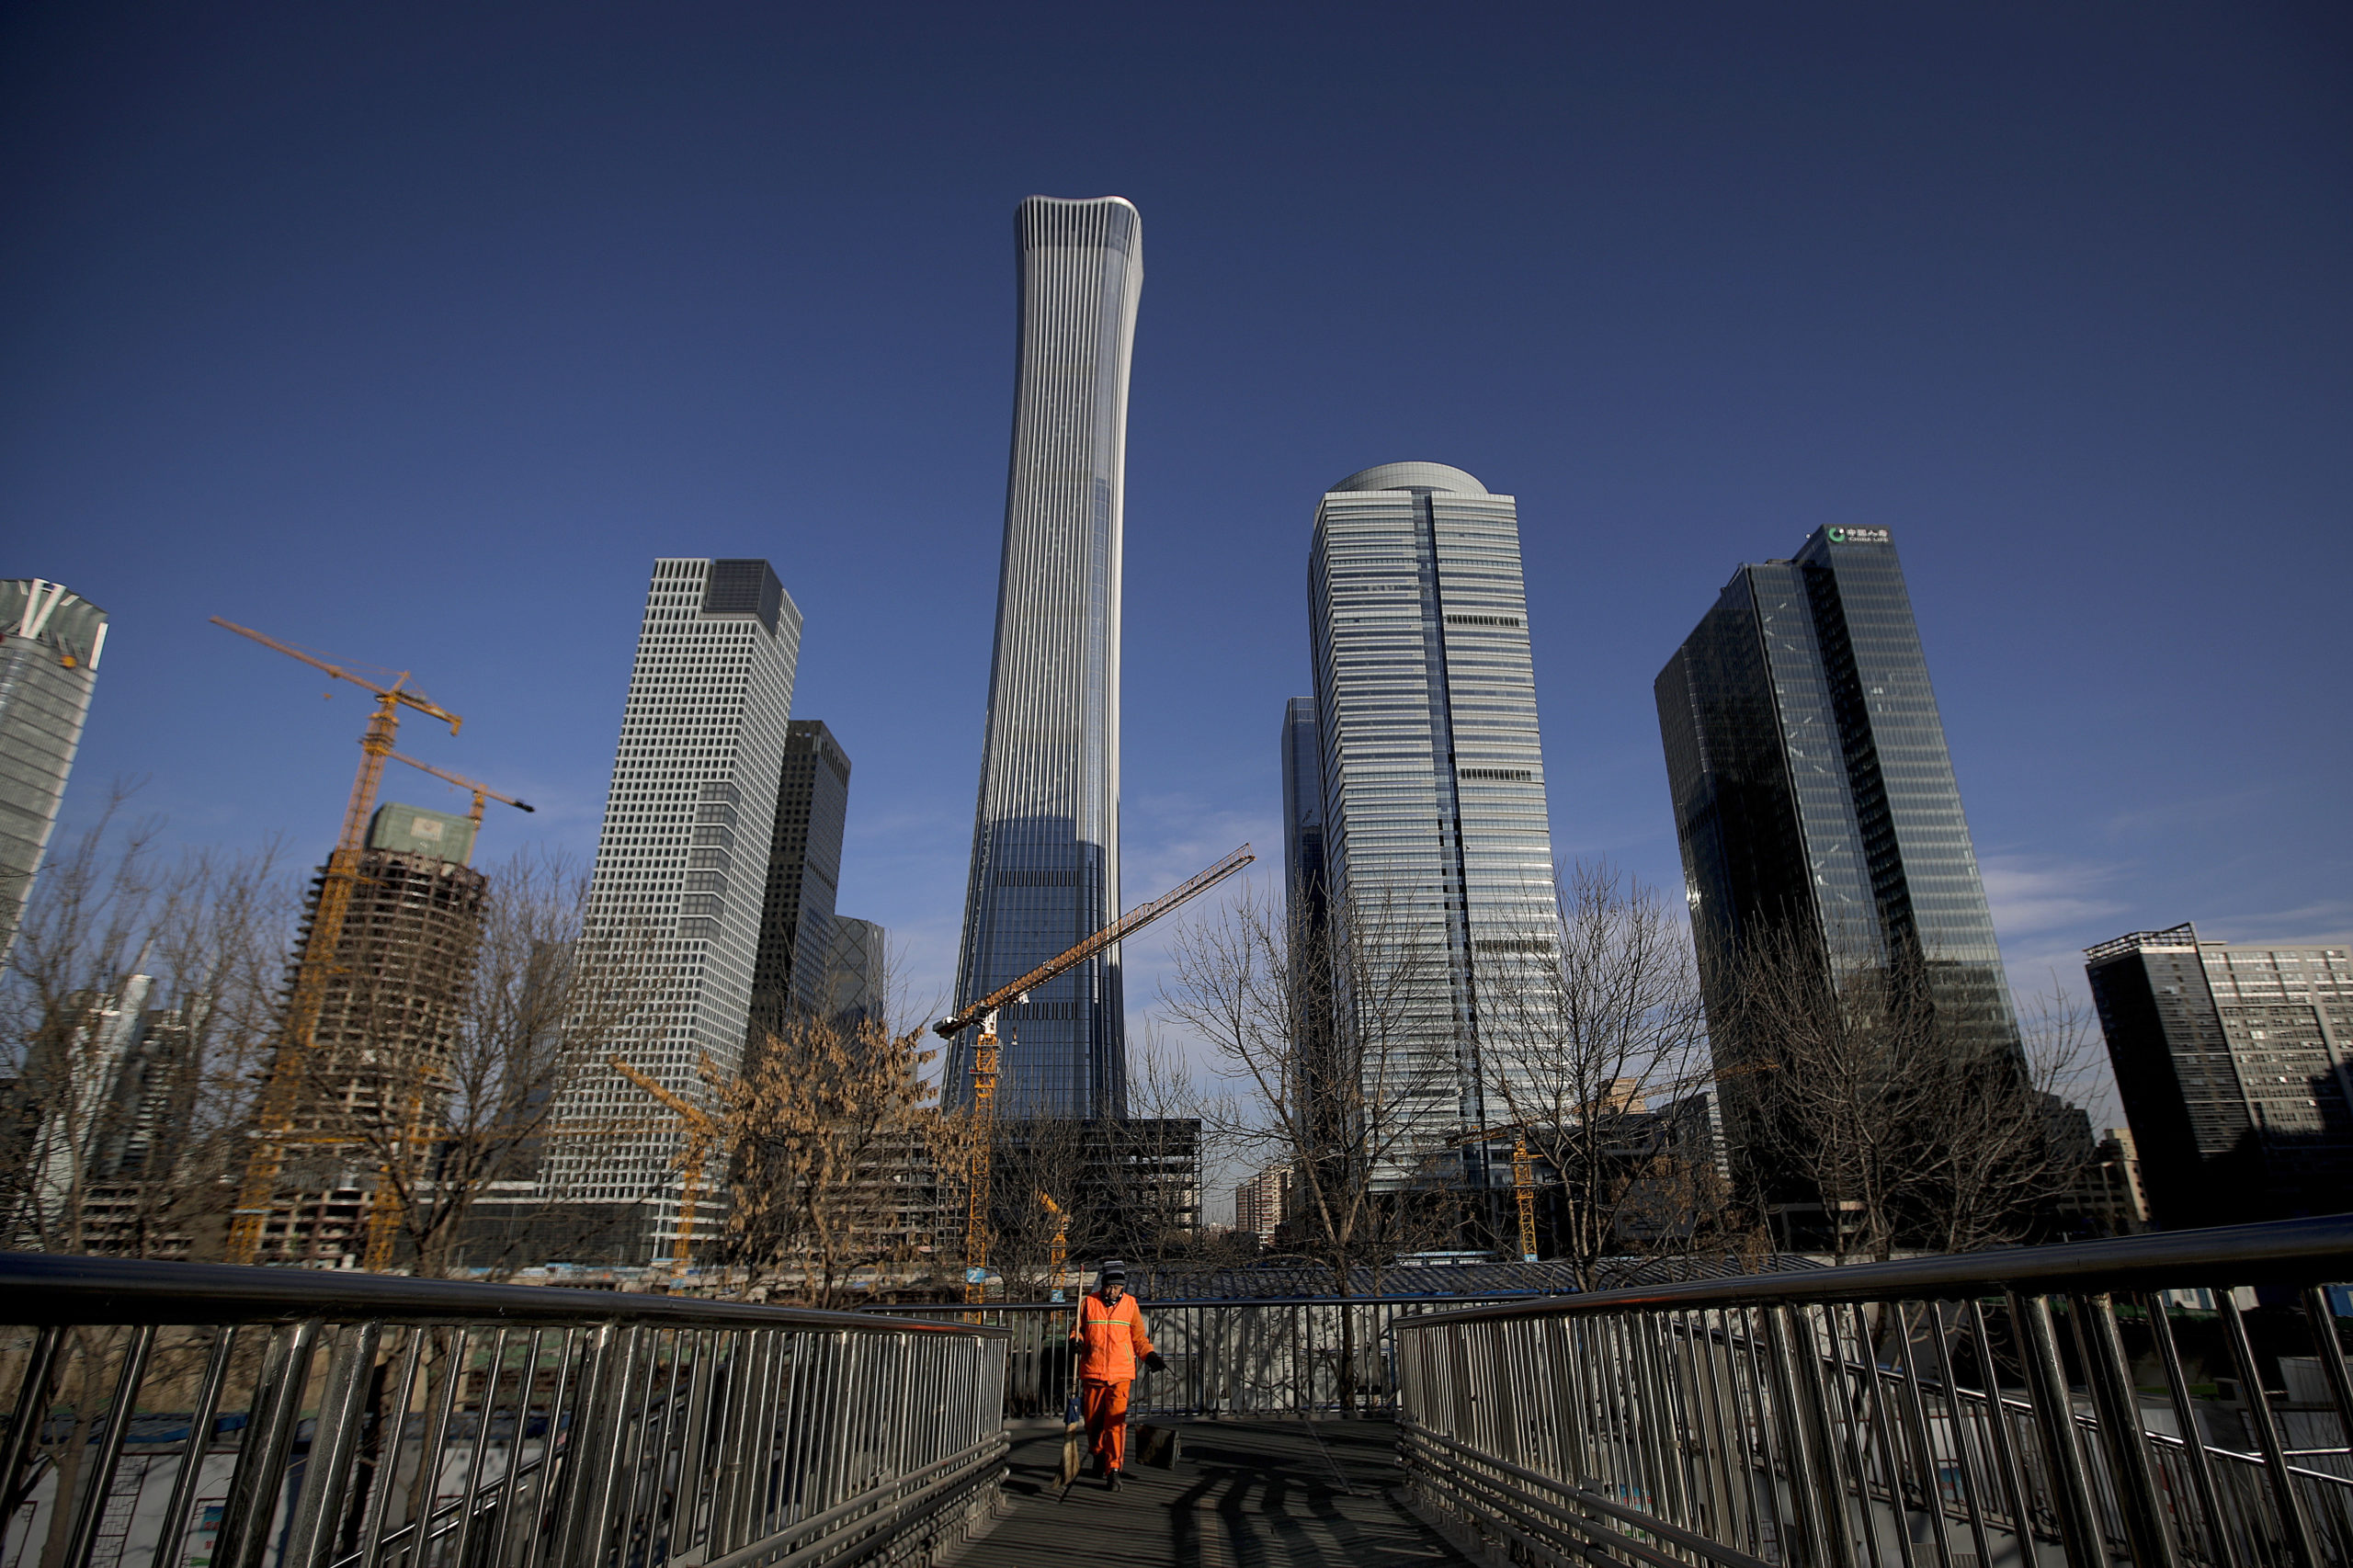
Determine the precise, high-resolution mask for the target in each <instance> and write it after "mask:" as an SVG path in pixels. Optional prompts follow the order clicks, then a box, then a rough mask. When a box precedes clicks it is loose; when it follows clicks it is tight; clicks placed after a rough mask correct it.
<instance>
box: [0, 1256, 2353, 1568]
mask: <svg viewBox="0 0 2353 1568" xmlns="http://www.w3.org/2000/svg"><path fill="white" fill-rule="evenodd" d="M2348 1279H2353V1216H2340V1217H2336V1218H2332V1219H2323V1220H2311V1221H2291V1222H2287V1223H2281V1224H2276V1225H2256V1226H2245V1227H2237V1228H2234V1229H2229V1230H2221V1231H2209V1232H2199V1233H2184V1234H2177V1235H2171V1236H2145V1237H2134V1238H2130V1239H2127V1240H2122V1241H2116V1242H2105V1243H2097V1244H2086V1245H2076V1246H2065V1247H2045V1248H2031V1249H2023V1250H2019V1251H2016V1252H2006V1253H1981V1254H1973V1255H1966V1256H1942V1257H1932V1258H1925V1259H1915V1260H1910V1261H1905V1262H1900V1263H1893V1264H1878V1265H1870V1266H1866V1267H1854V1268H1843V1269H1821V1270H1813V1271H1810V1272H1805V1273H1798V1274H1773V1275H1757V1276H1742V1277H1735V1278H1722V1279H1711V1280H1700V1281H1693V1282H1688V1283H1683V1284H1667V1285H1657V1286H1646V1287H1642V1288H1637V1289H1631V1290H1613V1291H1608V1292H1604V1293H1597V1294H1592V1295H1585V1296H1571V1297H1557V1298H1547V1299H1544V1300H1540V1301H1512V1302H1499V1303H1494V1304H1487V1305H1468V1306H1465V1305H1462V1304H1460V1303H1455V1304H1451V1305H1448V1304H1442V1303H1436V1302H1430V1301H1416V1302H1398V1301H1360V1300H1359V1301H1345V1302H1340V1301H1257V1302H1215V1303H1208V1302H1202V1303H1160V1304H1157V1305H1154V1306H1153V1311H1154V1336H1155V1339H1156V1340H1157V1341H1158V1342H1159V1344H1160V1346H1161V1348H1162V1350H1163V1351H1164V1353H1166V1354H1167V1355H1168V1358H1169V1361H1170V1366H1169V1369H1168V1370H1167V1371H1166V1372H1165V1374H1159V1375H1157V1376H1155V1377H1152V1378H1147V1379H1145V1380H1142V1381H1140V1382H1139V1384H1138V1389H1137V1398H1136V1402H1135V1406H1136V1411H1137V1415H1138V1418H1139V1419H1146V1420H1150V1421H1153V1422H1154V1423H1155V1424H1160V1425H1165V1426H1171V1427H1173V1428H1175V1435H1176V1437H1177V1439H1178V1441H1177V1442H1176V1444H1175V1445H1174V1447H1175V1448H1176V1449H1177V1450H1178V1452H1177V1454H1176V1458H1175V1459H1174V1460H1173V1461H1172V1462H1170V1463H1167V1464H1165V1465H1164V1466H1160V1467H1153V1466H1138V1467H1136V1468H1135V1471H1134V1474H1133V1478H1132V1479H1131V1481H1130V1482H1129V1483H1127V1484H1126V1485H1125V1486H1124V1487H1122V1488H1121V1489H1120V1490H1118V1491H1112V1490H1109V1489H1108V1488H1106V1487H1104V1486H1103V1485H1102V1484H1101V1483H1096V1482H1092V1481H1088V1480H1081V1481H1079V1482H1078V1483H1076V1484H1075V1485H1074V1486H1072V1487H1068V1488H1065V1487H1064V1486H1063V1485H1062V1484H1061V1483H1060V1478H1059V1475H1058V1473H1057V1471H1058V1461H1059V1459H1060V1454H1061V1444H1062V1430H1061V1426H1060V1422H1059V1420H1058V1419H1057V1416H1058V1415H1059V1405H1060V1402H1061V1396H1062V1393H1063V1383H1062V1381H1061V1380H1062V1379H1063V1378H1065V1377H1066V1376H1067V1366H1066V1363H1064V1362H1063V1361H1061V1360H1059V1359H1058V1344H1057V1339H1058V1335H1057V1331H1056V1329H1055V1326H1054V1325H1055V1324H1056V1323H1057V1322H1058V1319H1057V1317H1056V1313H1057V1312H1066V1311H1067V1308H1053V1307H1049V1306H1044V1305H1039V1306H1033V1307H1020V1306H1016V1307H1012V1308H999V1307H992V1308H990V1309H989V1310H988V1311H987V1312H985V1313H973V1314H968V1313H965V1312H958V1311H955V1310H953V1309H936V1310H934V1311H933V1312H932V1313H931V1315H929V1316H924V1315H909V1314H904V1313H899V1314H892V1313H829V1312H801V1311H795V1310H792V1309H787V1308H767V1307H755V1306H745V1305H735V1304H732V1303H726V1302H718V1301H692V1300H683V1299H676V1298H660V1297H646V1296H633V1295H619V1294H608V1293H603V1292H589V1291H574V1290H559V1289H546V1288H529V1287H510V1286H492V1285H467V1284H456V1283H448V1282H439V1281H422V1280H402V1279H386V1278H373V1277H368V1276H351V1275H342V1274H321V1273H313V1272H307V1271H297V1270H277V1269H248V1268H228V1267H195V1266H188V1265H176V1264H161V1263H135V1262H124V1261H115V1260H107V1259H97V1258H74V1257H56V1256H39V1255H28V1254H0V1419H5V1420H6V1423H7V1425H6V1428H5V1430H0V1568H35V1565H41V1568H63V1565H74V1568H81V1565H85V1564H89V1565H103V1568H281V1565H285V1568H292V1565H298V1564H299V1565H302V1568H380V1565H381V1568H574V1565H579V1568H674V1565H675V1568H684V1565H688V1564H693V1565H697V1568H752V1565H754V1564H764V1565H786V1564H811V1565H813V1564H817V1563H851V1562H878V1563H947V1562H965V1563H972V1564H978V1565H983V1568H986V1565H993V1564H1027V1563H1046V1562H1065V1561H1076V1562H1085V1561H1089V1560H1100V1561H1107V1562H1118V1563H1120V1565H1121V1568H1150V1565H1153V1564H1159V1563H1169V1564H1180V1563H1181V1564H1228V1563H1231V1564H1284V1563H1311V1564H1331V1565H1334V1568H1338V1565H1342V1564H1346V1565H1347V1568H1388V1565H1392V1564H1412V1563H1457V1562H1483V1563H1496V1564H1502V1563H1514V1564H1563V1565H1565V1564H1569V1563H1572V1562H1574V1563H1578V1564H1586V1563H1595V1564H1603V1565H1617V1568H1667V1565H1670V1564H1694V1565H1706V1564H1715V1565H1720V1568H1757V1565H1760V1564H1789V1565H1791V1568H1843V1565H1847V1564H1860V1565H1868V1568H2103V1565H2106V1564H2112V1563H2120V1562H2131V1563H2138V1564H2148V1565H2151V1568H2327V1565H2332V1564H2348V1565H2353V1441H2349V1440H2348V1438H2353V1378H2348V1372H2347V1358H2346V1355H2345V1349H2346V1346H2347V1344H2348V1343H2353V1321H2348V1317H2353V1301H2348V1299H2347V1292H2346V1290H2345V1289H2344V1286H2345V1282H2346V1281H2347V1280H2348ZM1148 1305H1151V1304H1150V1303H1148Z"/></svg>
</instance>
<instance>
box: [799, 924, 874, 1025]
mask: <svg viewBox="0 0 2353 1568" xmlns="http://www.w3.org/2000/svg"><path fill="white" fill-rule="evenodd" d="M889 944H890V933H889V932H888V931H885V930H884V929H883V928H882V927H881V926H878V925H876V924H875V923H874V922H873V921H871V920H860V919H858V917H857V916H855V915H835V916H834V925H833V942H832V945H831V946H830V947H829V948H828V949H826V953H825V982H824V988H823V990H822V992H821V993H820V994H819V995H818V997H817V1002H816V1005H817V1006H819V1007H820V1008H821V1009H823V1010H824V1014H825V1016H826V1017H829V1018H833V1019H835V1021H837V1022H839V1023H841V1024H842V1025H844V1026H845V1027H848V1028H855V1027H856V1026H858V1024H861V1023H876V1024H881V1023H888V1022H889V1021H890V1007H891V978H890V977H891V966H890V947H889Z"/></svg>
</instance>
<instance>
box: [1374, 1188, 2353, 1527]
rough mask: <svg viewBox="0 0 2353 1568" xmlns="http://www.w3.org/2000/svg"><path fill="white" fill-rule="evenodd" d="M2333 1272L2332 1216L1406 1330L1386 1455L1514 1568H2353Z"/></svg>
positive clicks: (2350, 1226) (1531, 1308)
mask: <svg viewBox="0 0 2353 1568" xmlns="http://www.w3.org/2000/svg"><path fill="white" fill-rule="evenodd" d="M2348 1278H2353V1216H2333V1217H2328V1218H2324V1219H2316V1220H2302V1221H2282V1222H2279V1223H2276V1224H2266V1225H2248V1226H2233V1227H2228V1228H2225V1229H2221V1230H2215V1231H2207V1232H2194V1233H2178V1234H2172V1235H2158V1236H2147V1237H2133V1238H2129V1239H2125V1240H2120V1241H2115V1242H2103V1243H2091V1244H2081V1245H2073V1246H2063V1247H2047V1248H2022V1249H2018V1250H2014V1251H2007V1252H1999V1253H1985V1254H1974V1255H1956V1256H1938V1257H1932V1258H1915V1259H1908V1260H1904V1261H1901V1262H1894V1263H1887V1264H1873V1265H1867V1266H1860V1267H1850V1268H1843V1269H1826V1270H1820V1271H1814V1272H1809V1273H1804V1274H1785V1275H1774V1276H1763V1277H1750V1278H1733V1279H1717V1280H1705V1281H1693V1282H1690V1283H1685V1284H1675V1285H1662V1286H1656V1287H1644V1288H1638V1289H1633V1290H1614V1291H1608V1292H1598V1293H1596V1294H1592V1295H1586V1296H1574V1297H1562V1298H1555V1299H1552V1300H1548V1301H1538V1302H1513V1303H1506V1304H1498V1305H1495V1306H1488V1307H1481V1308H1476V1309H1472V1310H1466V1311H1458V1312H1430V1313H1423V1314H1417V1315H1414V1316H1410V1317H1405V1318H1401V1319H1400V1320H1398V1321H1397V1322H1396V1323H1395V1324H1393V1325H1392V1341H1393V1343H1394V1346H1395V1363H1396V1368H1397V1381H1398V1391H1399V1392H1398V1405H1399V1409H1398V1419H1399V1424H1400V1428H1401V1455H1402V1457H1403V1458H1404V1462H1405V1464H1406V1466H1407V1469H1408V1471H1409V1473H1410V1474H1411V1476H1412V1477H1413V1483H1412V1486H1413V1494H1414V1495H1415V1499H1416V1501H1417V1503H1418V1504H1419V1506H1421V1507H1422V1508H1423V1509H1424V1511H1425V1512H1427V1513H1428V1514H1430V1515H1431V1516H1433V1517H1437V1518H1438V1519H1439V1520H1440V1521H1441V1522H1445V1523H1448V1524H1450V1525H1452V1526H1453V1527H1455V1528H1459V1529H1461V1530H1463V1531H1467V1532H1469V1533H1470V1534H1472V1535H1474V1536H1477V1537H1479V1538H1481V1540H1483V1543H1484V1544H1485V1545H1487V1546H1490V1547H1493V1548H1495V1549H1497V1550H1503V1551H1508V1552H1509V1553H1511V1554H1512V1555H1513V1556H1514V1559H1515V1561H1520V1562H1560V1563H1563V1564H1565V1563H1567V1562H1571V1561H1572V1560H1574V1561H1577V1562H1591V1561H1606V1562H1635V1561H1638V1562H1660V1563H1664V1562H1699V1561H1714V1562H1722V1563H1727V1564H1729V1563H1733V1562H1741V1561H1743V1560H1744V1559H1747V1560H1761V1561H1763V1562H1773V1563H1787V1564H1798V1565H1804V1568H1815V1565H1819V1568H1832V1565H1836V1568H1847V1565H1848V1564H1856V1563H1869V1564H1871V1565H1872V1568H1991V1565H1992V1564H1994V1563H1995V1562H2000V1563H2003V1564H2016V1565H2018V1568H2047V1565H2049V1564H2052V1563H2055V1562H2064V1563H2066V1564H2067V1565H2069V1568H2106V1565H2107V1564H2109V1563H2110V1562H2114V1561H2116V1560H2118V1559H2123V1560H2127V1561H2131V1562H2136V1563H2145V1564H2150V1565H2153V1568H2189V1565H2201V1568H2202V1565H2211V1568H2273V1565H2275V1564H2278V1565H2283V1568H2323V1565H2324V1564H2332V1563H2347V1562H2353V1456H2346V1457H2344V1458H2340V1457H2339V1456H2338V1454H2337V1452H2336V1450H2337V1449H2344V1448H2347V1447H2348V1446H2353V1444H2348V1439H2349V1438H2353V1373H2348V1370H2347V1359H2346V1358H2345V1355H2344V1351H2345V1347H2346V1344H2347V1338H2348V1332H2347V1331H2348V1330H2353V1324H2348V1323H2345V1322H2344V1321H2343V1320H2340V1318H2339V1316H2338V1313H2337V1311H2336V1301H2337V1300H2338V1299H2340V1298H2338V1297H2335V1296H2332V1294H2331V1293H2330V1290H2329V1287H2330V1286H2332V1285H2334V1284H2336V1283H2337V1282H2340V1281H2344V1280H2346V1279H2348ZM2249 1287H2255V1288H2257V1289H2259V1290H2262V1291H2263V1292H2264V1295H2265V1297H2266V1300H2265V1301H2264V1302H2263V1303H2262V1304H2260V1305H2250V1304H2248V1303H2247V1302H2246V1301H2244V1300H2243V1299H2242V1298H2243V1297H2245V1296H2246V1295H2248V1294H2249V1292H2248V1289H2247V1288H2249ZM2185 1291H2187V1292H2195V1293H2196V1295H2195V1297H2194V1298H2193V1300H2194V1303H2195V1304H2194V1305H2191V1306H2185V1305H2183V1304H2182V1299H2181V1297H2180V1294H2179V1293H2181V1292H2185ZM2298 1357H2309V1358H2311V1359H2310V1361H2308V1362H2304V1361H2294V1360H2293V1359H2292V1358H2298ZM2282 1358H2290V1359H2286V1360H2283V1359H2282ZM2291 1365H2295V1366H2303V1367H2306V1368H2307V1370H2305V1371H2302V1372H2299V1373H2297V1374H2296V1375H2297V1376H2299V1377H2302V1378H2303V1379H2305V1381H2306V1392H2305V1394H2304V1396H2303V1398H2302V1400H2301V1402H2299V1403H2292V1404H2291V1403H2288V1402H2286V1401H2283V1400H2281V1399H2279V1398H2278V1397H2277V1396H2274V1395H2270V1394H2267V1393H2266V1392H2264V1391H2265V1390H2266V1389H2267V1388H2268V1387H2271V1386H2275V1385H2276V1383H2277V1381H2278V1378H2279V1377H2280V1376H2285V1375H2287V1373H2286V1369H2287V1368H2289V1367H2290V1366H2291ZM2222 1381H2228V1382H2230V1383H2232V1384H2234V1385H2235V1386H2236V1387H2237V1388H2238V1389H2239V1390H2240V1391H2242V1395H2241V1397H2238V1398H2236V1399H2224V1398H2222V1397H2220V1395H2219V1394H2218V1385H2219V1384H2220V1383H2221V1382H2222ZM1972 1384H1973V1385H1975V1386H1972ZM2167 1427H2170V1428H2171V1430H2166V1428H2167ZM2340 1465H2341V1466H2342V1467H2343V1468H2342V1469H2341V1470H2340V1469H2339V1468H2338V1467H2339V1466H2340ZM1694 1538H1696V1539H1694ZM1701 1543H1704V1544H1701ZM1597 1554H1598V1555H1597Z"/></svg>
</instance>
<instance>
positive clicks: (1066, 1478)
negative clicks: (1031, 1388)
mask: <svg viewBox="0 0 2353 1568" xmlns="http://www.w3.org/2000/svg"><path fill="white" fill-rule="evenodd" d="M1082 1437H1086V1423H1085V1422H1084V1421H1082V1420H1080V1419H1079V1414H1078V1387H1077V1385H1076V1384H1073V1385H1072V1386H1071V1391H1070V1403H1067V1404H1065V1405H1063V1472H1062V1475H1063V1496H1064V1497H1067V1496H1069V1495H1070V1489H1071V1488H1072V1487H1073V1486H1074V1485H1075V1484H1076V1483H1077V1482H1078V1470H1079V1466H1080V1464H1081V1463H1082V1462H1084V1460H1083V1456H1084V1455H1085V1453H1086V1445H1085V1444H1084V1443H1082V1442H1081V1441H1080V1440H1079V1439H1081V1438H1082ZM1057 1501H1059V1499H1057Z"/></svg>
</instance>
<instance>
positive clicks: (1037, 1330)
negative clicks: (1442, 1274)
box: [865, 1296, 1528, 1420]
mask: <svg viewBox="0 0 2353 1568" xmlns="http://www.w3.org/2000/svg"><path fill="white" fill-rule="evenodd" d="M1527 1299H1528V1298H1526V1297H1499V1296H1470V1297H1465V1296H1347V1297H1343V1296H1316V1297H1305V1298H1286V1299H1279V1300H1269V1301H1229V1300H1222V1299H1221V1300H1215V1301H1143V1302H1142V1307H1143V1314H1144V1325H1145V1328H1146V1330H1147V1332H1148V1333H1149V1334H1150V1335H1151V1336H1152V1342H1153V1346H1154V1349H1156V1350H1158V1351H1159V1352H1160V1353H1161V1355H1162V1356H1163V1357H1165V1358H1166V1359H1167V1362H1168V1369H1167V1370H1166V1371H1165V1372H1154V1371H1151V1370H1150V1369H1144V1368H1139V1369H1137V1373H1136V1381H1135V1383H1134V1385H1133V1387H1132V1389H1131V1392H1130V1396H1129V1405H1128V1408H1129V1410H1130V1412H1131V1414H1132V1415H1136V1416H1146V1415H1313V1414H1317V1413H1321V1412H1325V1411H1338V1410H1340V1409H1341V1408H1343V1406H1344V1405H1347V1406H1352V1407H1353V1408H1354V1409H1356V1410H1357V1411H1358V1412H1361V1413H1369V1412H1374V1411H1385V1410H1388V1409H1390V1408H1391V1407H1392V1405H1393V1404H1394V1403H1395V1402H1396V1378H1395V1375H1394V1371H1393V1369H1392V1366H1391V1361H1390V1340H1389V1329H1390V1326H1391V1325H1392V1324H1394V1323H1396V1322H1397V1321H1398V1320H1400V1319H1401V1318H1406V1317H1411V1316H1414V1315H1415V1314H1417V1313H1422V1312H1451V1311H1455V1310H1458V1309H1461V1308H1463V1307H1466V1306H1483V1305H1490V1304H1495V1303H1497V1302H1501V1301H1524V1300H1527ZM865 1310H866V1311H867V1312H871V1313H875V1314H878V1315H889V1316H894V1317H903V1318H904V1317H922V1318H931V1319H938V1320H944V1321H949V1322H973V1321H977V1322H980V1323H985V1324H993V1325H997V1326H1001V1327H1003V1328H1005V1329H1006V1330H1007V1331H1009V1332H1010V1333H1011V1335H1012V1336H1013V1338H1012V1343H1011V1345H1010V1346H1008V1349H1007V1357H1006V1379H1005V1414H1006V1418H1007V1419H1008V1420H1014V1419H1020V1418H1023V1417H1029V1416H1056V1417H1059V1416H1060V1415H1063V1411H1064V1410H1065V1409H1066V1408H1067V1403H1068V1401H1069V1398H1070V1394H1071V1386H1072V1379H1073V1378H1074V1376H1075V1368H1074V1363H1073V1360H1072V1357H1071V1352H1070V1326H1071V1324H1072V1322H1073V1321H1074V1313H1075V1312H1077V1310H1078V1309H1077V1306H1076V1304H1075V1303H1074V1302H1070V1301H1011V1302H999V1303H995V1304H992V1305H989V1306H983V1307H952V1306H928V1305H927V1306H915V1307H905V1306H893V1307H869V1308H867V1309H865Z"/></svg>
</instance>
